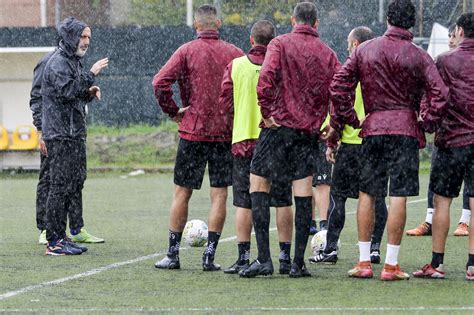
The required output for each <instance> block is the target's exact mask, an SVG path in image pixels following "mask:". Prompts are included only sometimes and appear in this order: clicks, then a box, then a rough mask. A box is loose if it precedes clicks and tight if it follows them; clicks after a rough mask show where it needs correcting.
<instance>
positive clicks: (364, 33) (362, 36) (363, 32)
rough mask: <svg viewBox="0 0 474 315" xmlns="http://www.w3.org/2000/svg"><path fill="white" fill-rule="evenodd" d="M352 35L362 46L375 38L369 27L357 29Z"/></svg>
mask: <svg viewBox="0 0 474 315" xmlns="http://www.w3.org/2000/svg"><path fill="white" fill-rule="evenodd" d="M351 33H352V39H355V40H357V41H358V42H359V43H361V44H362V43H363V42H365V41H368V40H370V39H373V38H375V33H374V32H373V31H372V30H371V29H370V28H368V27H367V26H359V27H356V28H355V29H353V30H352V32H351Z"/></svg>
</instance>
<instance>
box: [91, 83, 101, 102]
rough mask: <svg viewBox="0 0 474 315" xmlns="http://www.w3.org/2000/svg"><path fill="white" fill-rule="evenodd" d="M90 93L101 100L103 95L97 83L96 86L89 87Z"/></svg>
mask: <svg viewBox="0 0 474 315" xmlns="http://www.w3.org/2000/svg"><path fill="white" fill-rule="evenodd" d="M89 94H90V95H91V96H95V97H97V99H98V100H99V101H100V96H101V95H100V88H99V87H98V86H95V85H94V86H91V87H90V88H89Z"/></svg>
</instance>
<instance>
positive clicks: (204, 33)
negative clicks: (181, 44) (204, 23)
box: [197, 30, 219, 39]
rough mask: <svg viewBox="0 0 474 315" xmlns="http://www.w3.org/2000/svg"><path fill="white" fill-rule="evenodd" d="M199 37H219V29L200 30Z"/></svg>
mask: <svg viewBox="0 0 474 315" xmlns="http://www.w3.org/2000/svg"><path fill="white" fill-rule="evenodd" d="M197 38H200V39H219V31H217V30H205V31H201V32H198V34H197Z"/></svg>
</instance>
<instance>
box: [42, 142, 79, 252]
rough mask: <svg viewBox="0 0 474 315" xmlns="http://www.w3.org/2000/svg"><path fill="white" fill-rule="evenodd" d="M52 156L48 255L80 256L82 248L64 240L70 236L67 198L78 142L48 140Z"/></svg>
mask: <svg viewBox="0 0 474 315" xmlns="http://www.w3.org/2000/svg"><path fill="white" fill-rule="evenodd" d="M46 147H47V148H48V155H49V159H50V188H49V194H48V200H47V202H46V209H47V210H46V238H47V240H48V245H47V246H46V255H78V254H81V253H82V251H81V250H79V249H76V248H74V247H71V246H70V245H69V244H68V243H67V242H65V241H64V239H63V238H64V236H65V235H66V224H65V221H66V220H65V217H66V209H65V208H66V207H65V206H66V200H67V199H68V198H69V193H70V191H71V184H72V183H73V178H74V174H73V172H74V168H75V167H74V166H75V164H76V163H77V161H76V159H75V158H74V144H73V143H72V141H61V140H53V141H48V142H46Z"/></svg>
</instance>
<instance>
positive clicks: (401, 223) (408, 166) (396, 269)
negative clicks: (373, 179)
mask: <svg viewBox="0 0 474 315" xmlns="http://www.w3.org/2000/svg"><path fill="white" fill-rule="evenodd" d="M385 141H386V153H387V155H386V158H387V160H388V172H389V173H388V175H389V178H390V192H389V193H390V211H389V214H388V219H387V253H386V255H385V264H384V267H383V270H382V273H381V274H380V279H381V280H385V281H394V280H407V279H409V278H410V276H409V275H408V274H407V273H405V272H403V271H402V270H401V269H400V266H399V263H398V254H399V251H400V245H401V241H402V237H403V231H404V230H405V223H406V202H407V197H409V196H418V194H419V189H420V188H419V186H420V184H419V178H418V173H419V142H418V140H417V139H416V138H413V137H408V136H391V137H390V136H388V137H386V138H385Z"/></svg>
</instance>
